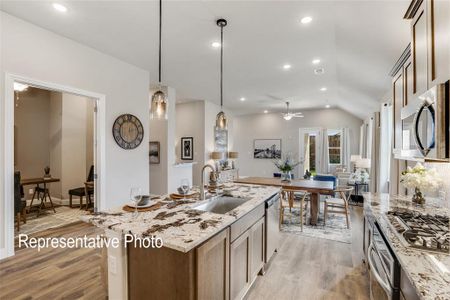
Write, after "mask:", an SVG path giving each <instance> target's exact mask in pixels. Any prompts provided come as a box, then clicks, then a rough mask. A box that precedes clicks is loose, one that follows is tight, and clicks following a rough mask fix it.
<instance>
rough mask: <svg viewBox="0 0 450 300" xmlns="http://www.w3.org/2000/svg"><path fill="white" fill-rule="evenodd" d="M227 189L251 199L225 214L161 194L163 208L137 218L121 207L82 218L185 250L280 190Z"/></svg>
mask: <svg viewBox="0 0 450 300" xmlns="http://www.w3.org/2000/svg"><path fill="white" fill-rule="evenodd" d="M225 190H226V192H227V194H228V195H230V196H233V197H249V198H251V199H250V200H248V201H247V202H245V203H244V204H242V205H240V206H238V207H236V208H235V209H233V210H231V211H229V212H228V213H226V214H216V213H210V212H205V211H201V210H196V209H195V208H193V206H196V205H198V204H200V203H202V201H200V200H199V199H189V200H187V201H186V200H177V201H174V200H171V199H169V198H168V197H162V200H161V202H162V206H161V207H160V208H158V209H156V210H154V211H149V212H139V214H138V216H137V217H133V213H132V212H126V211H124V210H123V209H122V207H118V208H114V209H110V210H107V211H104V212H99V213H96V214H92V215H84V216H82V217H81V219H82V220H83V221H85V222H88V223H92V224H94V225H95V226H97V227H100V228H103V229H109V230H113V231H115V232H118V233H121V234H133V235H136V236H137V237H141V238H142V237H150V236H155V237H158V238H161V239H162V240H163V243H164V247H167V248H171V249H174V250H178V251H181V252H184V253H186V252H189V251H190V250H192V249H193V248H195V247H197V246H198V245H200V244H201V243H203V242H204V241H206V240H208V239H209V238H211V237H212V236H214V235H215V234H217V233H218V232H220V231H221V230H223V229H224V228H226V227H228V226H229V225H231V224H232V223H234V222H235V221H236V220H237V219H239V218H240V217H242V216H243V215H245V214H246V213H248V212H250V211H251V210H252V209H254V208H255V207H257V206H258V205H259V204H261V203H263V202H264V201H266V200H267V199H268V198H270V197H271V196H272V195H274V194H276V193H277V192H279V188H275V187H268V186H267V187H263V186H256V185H244V184H234V183H229V184H226V185H225Z"/></svg>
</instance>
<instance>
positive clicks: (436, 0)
mask: <svg viewBox="0 0 450 300" xmlns="http://www.w3.org/2000/svg"><path fill="white" fill-rule="evenodd" d="M426 2H427V18H428V66H429V67H428V86H429V87H432V86H435V85H436V84H439V83H443V82H445V81H447V80H448V79H450V50H449V49H450V1H448V0H446V1H441V0H429V1H426Z"/></svg>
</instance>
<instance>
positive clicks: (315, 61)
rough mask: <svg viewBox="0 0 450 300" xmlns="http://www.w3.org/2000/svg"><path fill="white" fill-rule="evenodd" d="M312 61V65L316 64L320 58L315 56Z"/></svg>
mask: <svg viewBox="0 0 450 300" xmlns="http://www.w3.org/2000/svg"><path fill="white" fill-rule="evenodd" d="M312 63H313V64H314V65H317V64H319V63H320V59H318V58H315V59H313V61H312Z"/></svg>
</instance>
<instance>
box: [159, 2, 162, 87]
mask: <svg viewBox="0 0 450 300" xmlns="http://www.w3.org/2000/svg"><path fill="white" fill-rule="evenodd" d="M161 32H162V0H159V84H161Z"/></svg>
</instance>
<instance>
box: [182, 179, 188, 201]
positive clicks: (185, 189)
mask: <svg viewBox="0 0 450 300" xmlns="http://www.w3.org/2000/svg"><path fill="white" fill-rule="evenodd" d="M181 190H182V191H183V199H184V200H186V194H187V193H188V192H189V180H188V179H182V180H181Z"/></svg>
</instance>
